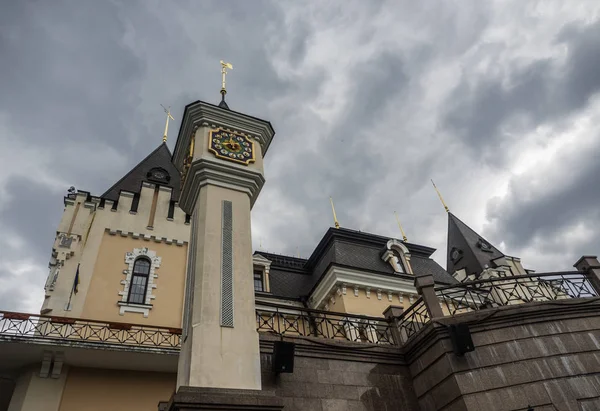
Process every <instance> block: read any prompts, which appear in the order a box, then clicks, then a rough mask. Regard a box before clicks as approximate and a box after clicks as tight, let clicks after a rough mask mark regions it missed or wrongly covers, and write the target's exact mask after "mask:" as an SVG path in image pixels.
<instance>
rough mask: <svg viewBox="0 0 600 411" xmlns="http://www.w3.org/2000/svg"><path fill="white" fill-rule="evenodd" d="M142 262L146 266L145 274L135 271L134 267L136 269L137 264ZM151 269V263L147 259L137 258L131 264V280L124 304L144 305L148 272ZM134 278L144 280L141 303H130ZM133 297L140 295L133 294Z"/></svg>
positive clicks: (148, 277)
mask: <svg viewBox="0 0 600 411" xmlns="http://www.w3.org/2000/svg"><path fill="white" fill-rule="evenodd" d="M141 261H144V262H145V263H146V264H147V267H146V272H145V273H144V272H140V271H136V267H138V262H141ZM151 269H152V261H150V259H149V258H147V257H138V258H136V259H135V261H134V262H133V270H132V271H131V279H130V280H129V290H128V292H127V300H126V302H127V303H128V304H146V297H147V295H148V282H149V279H150V271H151ZM136 277H139V278H143V279H144V285H143V290H144V293H143V295H142V301H141V302H138V301H132V299H131V296H132V290H133V288H134V282H135V279H136ZM134 295H140V294H139V293H135V294H134Z"/></svg>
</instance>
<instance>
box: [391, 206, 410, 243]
mask: <svg viewBox="0 0 600 411" xmlns="http://www.w3.org/2000/svg"><path fill="white" fill-rule="evenodd" d="M394 215H395V216H396V221H397V222H398V228H399V229H400V232H401V233H402V240H404V242H407V241H408V238H406V234H404V230H403V229H402V224H400V219H399V218H398V214H397V213H396V212H395V211H394Z"/></svg>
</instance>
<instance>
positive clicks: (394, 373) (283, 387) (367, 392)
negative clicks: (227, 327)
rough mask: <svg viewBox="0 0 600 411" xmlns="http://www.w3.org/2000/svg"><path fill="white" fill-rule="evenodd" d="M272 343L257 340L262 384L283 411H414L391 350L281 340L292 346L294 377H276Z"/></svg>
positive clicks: (403, 371)
mask: <svg viewBox="0 0 600 411" xmlns="http://www.w3.org/2000/svg"><path fill="white" fill-rule="evenodd" d="M277 339H278V338H277V337H273V336H269V335H261V368H262V385H263V390H268V391H274V393H275V395H276V396H277V397H279V398H281V399H282V400H283V405H284V410H285V411H296V410H303V411H305V410H311V411H337V410H340V411H342V410H344V411H345V410H351V411H354V410H356V411H358V410H361V411H362V410H365V411H366V410H368V411H371V410H373V411H375V410H377V411H380V410H390V411H391V410H418V409H419V407H418V405H417V399H416V396H415V395H414V390H413V387H412V382H411V376H410V373H409V370H408V367H406V366H405V365H402V363H403V358H402V356H401V355H400V354H399V352H398V349H397V348H395V347H394V348H392V347H387V348H386V347H378V346H367V345H365V344H362V343H359V344H356V343H348V342H345V341H339V342H338V341H327V340H325V341H323V339H319V340H317V339H310V338H308V339H292V338H286V341H292V342H295V343H296V355H295V361H294V372H293V373H289V374H279V375H275V374H274V373H273V372H271V367H272V363H271V359H272V358H271V357H272V356H271V353H272V346H273V341H275V340H277ZM315 340H316V341H315Z"/></svg>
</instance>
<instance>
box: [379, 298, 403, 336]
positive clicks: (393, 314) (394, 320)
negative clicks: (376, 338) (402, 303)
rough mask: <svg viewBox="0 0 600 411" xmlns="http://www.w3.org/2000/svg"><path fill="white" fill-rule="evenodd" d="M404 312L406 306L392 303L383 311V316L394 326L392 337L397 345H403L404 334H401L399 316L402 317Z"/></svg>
mask: <svg viewBox="0 0 600 411" xmlns="http://www.w3.org/2000/svg"><path fill="white" fill-rule="evenodd" d="M403 313H404V308H402V307H398V306H395V305H390V306H389V307H388V308H386V309H385V311H384V312H383V316H384V317H385V318H386V319H387V320H388V321H389V322H390V325H391V326H392V337H393V338H394V342H395V343H396V344H397V345H401V344H402V343H403V341H402V336H401V335H400V324H399V322H398V318H399V317H402V314H403Z"/></svg>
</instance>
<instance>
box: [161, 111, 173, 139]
mask: <svg viewBox="0 0 600 411" xmlns="http://www.w3.org/2000/svg"><path fill="white" fill-rule="evenodd" d="M160 106H161V107H162V108H163V109H164V110H165V113H167V122H166V123H165V135H164V136H163V143H166V142H167V133H168V132H169V119H171V120H173V121H175V119H174V118H173V116H172V115H171V106H169V108H166V107H165V106H163V105H162V104H161V105H160Z"/></svg>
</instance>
